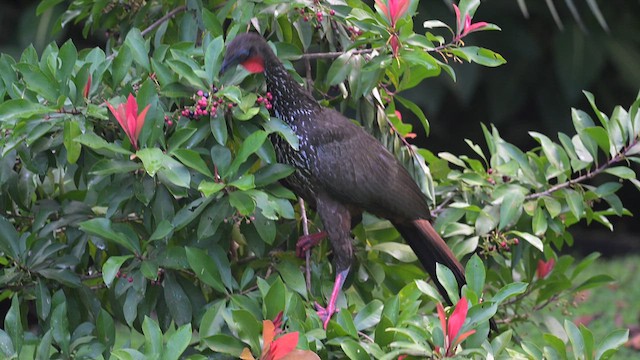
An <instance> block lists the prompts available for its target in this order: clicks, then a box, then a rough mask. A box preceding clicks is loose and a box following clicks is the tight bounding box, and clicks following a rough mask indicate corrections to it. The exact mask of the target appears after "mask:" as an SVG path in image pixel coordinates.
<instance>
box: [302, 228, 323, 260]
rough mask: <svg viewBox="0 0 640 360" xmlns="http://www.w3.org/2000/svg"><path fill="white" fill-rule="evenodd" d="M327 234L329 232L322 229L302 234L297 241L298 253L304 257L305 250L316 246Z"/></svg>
mask: <svg viewBox="0 0 640 360" xmlns="http://www.w3.org/2000/svg"><path fill="white" fill-rule="evenodd" d="M326 236H327V233H325V232H324V231H320V232H317V233H314V234H309V235H302V236H300V237H299V238H298V242H297V243H296V255H297V256H298V257H301V258H303V257H304V254H305V252H307V250H310V249H311V248H313V247H314V246H316V245H318V244H319V243H320V241H322V239H324V238H325V237H326Z"/></svg>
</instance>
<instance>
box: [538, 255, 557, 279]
mask: <svg viewBox="0 0 640 360" xmlns="http://www.w3.org/2000/svg"><path fill="white" fill-rule="evenodd" d="M555 263H556V260H555V259H554V258H551V259H549V260H548V261H544V260H542V259H540V260H538V268H537V269H536V275H538V279H544V278H545V277H546V276H547V275H549V273H550V272H551V270H553V266H554V265H555Z"/></svg>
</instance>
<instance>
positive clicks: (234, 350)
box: [203, 334, 245, 357]
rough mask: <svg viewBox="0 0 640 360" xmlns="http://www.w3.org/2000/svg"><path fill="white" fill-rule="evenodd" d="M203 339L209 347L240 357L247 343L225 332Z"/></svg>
mask: <svg viewBox="0 0 640 360" xmlns="http://www.w3.org/2000/svg"><path fill="white" fill-rule="evenodd" d="M203 341H204V343H205V345H206V346H207V347H209V349H211V350H213V351H215V352H218V353H222V354H228V355H231V356H233V357H240V354H241V353H242V350H243V349H244V348H245V344H244V343H243V342H242V341H240V340H238V339H237V338H236V337H234V336H229V335H225V334H217V335H213V336H208V337H206V338H204V339H203Z"/></svg>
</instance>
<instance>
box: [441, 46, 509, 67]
mask: <svg viewBox="0 0 640 360" xmlns="http://www.w3.org/2000/svg"><path fill="white" fill-rule="evenodd" d="M450 51H451V52H452V53H453V54H454V55H456V56H458V57H460V58H462V59H464V60H467V61H469V62H475V63H477V64H480V65H483V66H489V67H495V66H500V65H502V64H506V62H507V60H505V59H504V58H503V57H502V55H500V54H498V53H496V52H493V51H491V50H489V49H485V48H481V47H477V46H465V47H461V48H456V49H451V50H450Z"/></svg>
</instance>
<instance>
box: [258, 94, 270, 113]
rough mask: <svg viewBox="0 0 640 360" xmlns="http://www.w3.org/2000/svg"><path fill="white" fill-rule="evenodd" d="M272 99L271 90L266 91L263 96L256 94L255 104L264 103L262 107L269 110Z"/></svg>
mask: <svg viewBox="0 0 640 360" xmlns="http://www.w3.org/2000/svg"><path fill="white" fill-rule="evenodd" d="M272 100H273V95H271V92H269V91H267V93H266V94H265V95H264V97H262V96H258V98H257V99H256V104H258V105H263V104H264V107H265V108H267V110H271V108H272V107H273V105H272V104H271V101H272Z"/></svg>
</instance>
